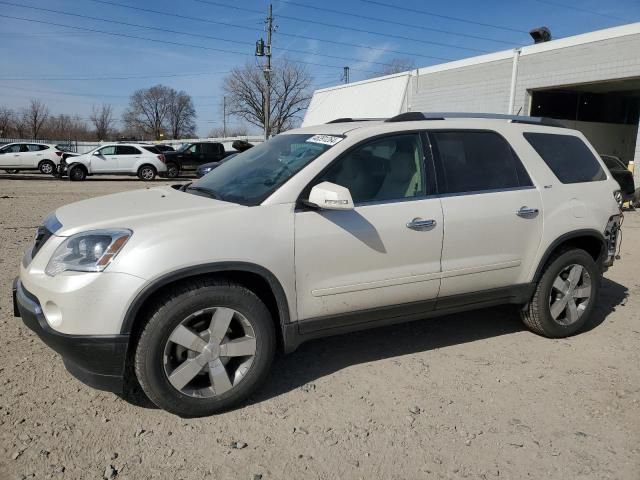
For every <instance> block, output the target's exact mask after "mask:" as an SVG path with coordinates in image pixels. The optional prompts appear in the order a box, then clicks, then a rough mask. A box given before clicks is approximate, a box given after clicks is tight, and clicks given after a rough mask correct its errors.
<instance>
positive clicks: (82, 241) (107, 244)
mask: <svg viewBox="0 0 640 480" xmlns="http://www.w3.org/2000/svg"><path fill="white" fill-rule="evenodd" d="M132 234H133V232H132V231H131V230H124V229H122V230H93V231H90V232H82V233H77V234H75V235H72V236H71V237H69V238H67V239H66V240H65V241H64V242H63V243H62V245H60V246H59V247H58V248H56V251H55V252H54V253H53V256H52V257H51V260H49V264H48V265H47V268H46V269H45V272H46V274H47V275H49V276H52V277H54V276H56V275H57V274H59V273H62V272H64V271H67V270H72V271H75V272H101V271H103V270H104V269H105V268H107V266H108V265H109V263H110V262H111V260H113V259H114V257H115V256H116V255H117V254H118V252H120V250H122V247H124V245H125V243H127V240H129V238H130V237H131V235H132Z"/></svg>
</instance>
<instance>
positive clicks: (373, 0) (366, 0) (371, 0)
mask: <svg viewBox="0 0 640 480" xmlns="http://www.w3.org/2000/svg"><path fill="white" fill-rule="evenodd" d="M360 1H361V2H364V3H369V4H373V5H379V6H381V7H388V8H393V9H396V10H404V11H405V12H411V13H419V14H421V15H427V16H430V17H436V18H443V19H445V20H454V21H456V22H462V23H468V24H471V25H480V26H481V27H490V28H497V29H498V30H505V31H507V32H516V33H527V32H525V31H524V30H518V29H515V28H510V27H503V26H501V25H494V24H492V23H482V22H476V21H475V20H468V19H466V18H460V17H452V16H450V15H443V14H440V13H434V12H428V11H426V10H417V9H415V8H408V7H403V6H400V5H395V4H393V3H386V2H380V1H378V0H360Z"/></svg>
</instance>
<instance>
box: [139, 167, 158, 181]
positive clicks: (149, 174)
mask: <svg viewBox="0 0 640 480" xmlns="http://www.w3.org/2000/svg"><path fill="white" fill-rule="evenodd" d="M140 176H141V177H142V179H143V180H153V178H154V177H155V176H156V174H155V172H154V171H153V170H152V169H151V168H148V167H146V168H143V169H142V170H140Z"/></svg>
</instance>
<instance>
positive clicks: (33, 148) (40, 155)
mask: <svg viewBox="0 0 640 480" xmlns="http://www.w3.org/2000/svg"><path fill="white" fill-rule="evenodd" d="M27 148H28V149H29V153H28V154H25V156H24V157H23V159H24V161H25V163H27V164H28V165H30V166H29V167H28V168H38V164H39V163H40V161H42V160H44V159H46V158H47V157H46V156H45V150H46V149H47V148H49V147H47V146H46V145H40V144H37V143H30V144H28V145H27Z"/></svg>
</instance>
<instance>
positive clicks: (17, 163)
mask: <svg viewBox="0 0 640 480" xmlns="http://www.w3.org/2000/svg"><path fill="white" fill-rule="evenodd" d="M20 147H21V145H20V144H19V143H16V144H13V145H7V146H6V147H3V148H2V150H0V151H1V152H2V154H0V166H1V167H2V168H5V167H8V168H20V167H21V166H22V164H21V160H20V155H21V153H20Z"/></svg>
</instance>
